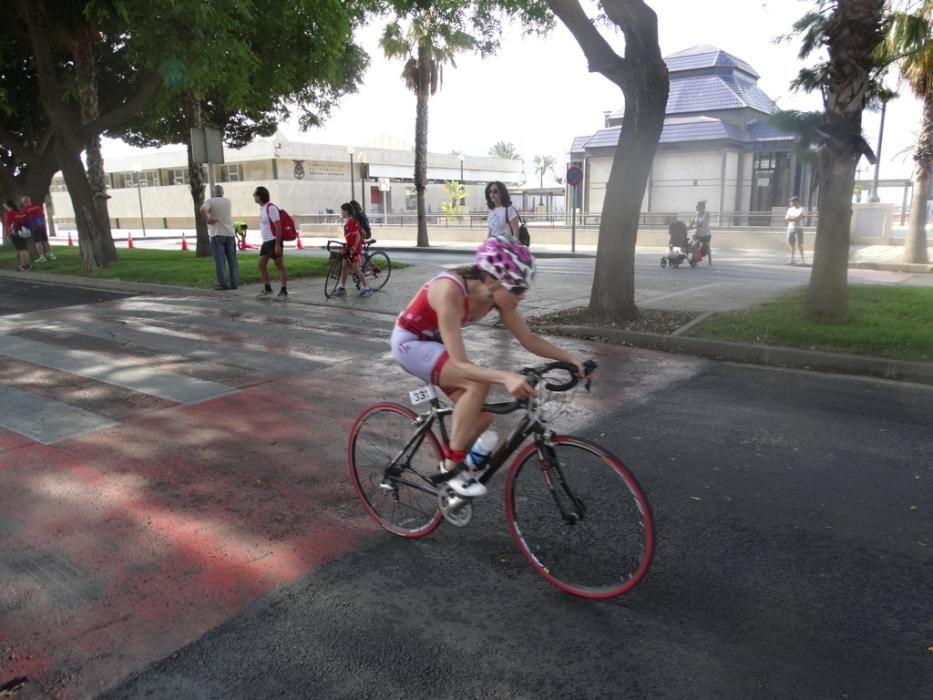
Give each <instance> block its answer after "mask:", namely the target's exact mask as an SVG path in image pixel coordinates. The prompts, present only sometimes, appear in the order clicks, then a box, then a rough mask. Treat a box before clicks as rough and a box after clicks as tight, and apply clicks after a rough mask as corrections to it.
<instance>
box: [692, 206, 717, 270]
mask: <svg viewBox="0 0 933 700" xmlns="http://www.w3.org/2000/svg"><path fill="white" fill-rule="evenodd" d="M696 209H697V213H696V216H694V217H693V218H692V219H690V225H689V226H687V230H688V231H689V230H692V231H693V238H694V239H696V240H697V241H699V244H700V246H701V250H700V259H701V260H702V256H704V255H705V256H707V258H706V263H707V264H708V265H712V264H713V251H712V249H711V248H710V241H711V240H712V239H713V232H712V231H711V230H710V227H709V212H708V211H706V200H705V199H701V200H700V201H699V202H697V207H696Z"/></svg>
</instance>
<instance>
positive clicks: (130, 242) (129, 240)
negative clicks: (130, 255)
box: [126, 231, 133, 248]
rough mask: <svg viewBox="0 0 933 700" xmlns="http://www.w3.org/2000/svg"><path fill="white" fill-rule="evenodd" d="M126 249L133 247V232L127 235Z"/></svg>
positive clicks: (128, 232)
mask: <svg viewBox="0 0 933 700" xmlns="http://www.w3.org/2000/svg"><path fill="white" fill-rule="evenodd" d="M126 247H127V248H132V247H133V232H132V231H127V233H126Z"/></svg>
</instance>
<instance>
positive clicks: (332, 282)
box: [324, 254, 343, 299]
mask: <svg viewBox="0 0 933 700" xmlns="http://www.w3.org/2000/svg"><path fill="white" fill-rule="evenodd" d="M342 262H343V256H341V255H333V254H331V259H330V267H329V268H328V269H327V277H325V278H324V296H325V297H327V298H328V299H330V298H331V297H332V296H334V294H335V293H336V291H337V287H339V286H340V266H341V263H342Z"/></svg>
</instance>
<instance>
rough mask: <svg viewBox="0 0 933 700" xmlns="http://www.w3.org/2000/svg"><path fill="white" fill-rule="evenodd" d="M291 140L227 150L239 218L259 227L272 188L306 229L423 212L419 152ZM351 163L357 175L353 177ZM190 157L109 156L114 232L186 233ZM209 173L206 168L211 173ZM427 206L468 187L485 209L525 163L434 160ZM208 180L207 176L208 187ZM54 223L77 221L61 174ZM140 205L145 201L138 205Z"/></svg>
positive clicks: (227, 188)
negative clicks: (359, 209)
mask: <svg viewBox="0 0 933 700" xmlns="http://www.w3.org/2000/svg"><path fill="white" fill-rule="evenodd" d="M350 150H351V149H348V147H347V146H334V145H324V144H313V143H305V142H299V141H289V140H288V139H286V138H284V137H283V136H282V135H281V134H276V135H275V136H274V137H272V138H270V139H257V140H256V141H254V142H253V143H251V144H249V145H248V146H246V147H245V148H242V149H239V150H226V151H225V155H224V161H225V163H224V164H223V165H214V166H213V168H214V179H215V181H216V182H217V183H220V184H222V185H223V187H224V194H225V195H226V196H227V197H229V198H230V199H231V200H232V202H233V216H234V218H235V219H238V220H242V221H245V222H246V223H247V224H248V225H249V226H250V227H251V228H252V227H255V226H258V216H259V214H258V207H257V206H256V204H255V203H254V201H253V196H252V195H253V191H254V190H255V189H256V187H257V186H259V185H263V186H265V187H266V188H268V190H269V193H270V195H271V197H272V201H274V202H275V203H276V204H279V205H281V206H282V208H284V209H286V210H287V211H288V212H289V214H291V215H292V217H293V218H294V219H295V222H296V223H298V224H301V223H316V222H319V221H322V220H327V219H330V220H333V217H334V215H335V213H336V214H339V211H340V205H341V204H342V203H344V202H347V201H349V200H350V199H351V198H355V199H357V200H358V201H359V202H361V203H362V204H364V206H365V207H366V210H367V212H369V214H370V216H371V217H372V218H373V219H374V220H376V221H378V220H380V218H381V217H384V216H388V215H413V214H415V213H416V202H415V187H414V182H413V176H414V163H415V155H414V151H412V150H398V149H387V148H356V149H352V151H353V152H352V158H351V153H350ZM351 160H352V171H351ZM187 163H188V159H187V154H186V152H185V150H184V149H179V150H177V151H164V152H159V153H140V154H138V155H134V156H130V157H125V158H111V159H108V160H107V161H106V162H105V166H106V168H107V179H108V194H109V195H110V196H111V199H110V200H109V201H108V209H109V212H110V217H111V225H112V226H113V227H114V228H135V227H138V226H139V222H140V210H142V212H143V213H142V216H143V218H144V220H145V224H146V227H147V228H155V229H158V228H173V229H174V228H186V227H191V226H193V224H194V211H193V208H192V207H193V205H192V199H191V193H190V189H189V187H188V184H189V182H190V175H189V172H188V165H187ZM205 173H206V166H205ZM427 177H428V186H427V190H426V192H425V205H426V207H427V208H428V211H429V212H431V213H440V212H441V204H442V203H443V202H445V201H447V200H448V198H449V196H448V195H447V193H446V192H445V190H444V183H445V182H448V181H456V182H460V181H461V180H462V182H463V183H464V186H465V188H466V201H465V202H464V204H465V205H466V207H467V208H468V209H469V210H474V209H482V210H485V209H486V201H485V198H484V194H483V192H484V190H485V186H486V183H488V182H490V181H492V180H500V181H502V182H505V183H506V184H507V185H515V184H517V183H521V182H522V181H523V180H524V178H525V175H524V172H523V169H522V162H521V161H518V160H506V159H502V158H492V157H487V156H471V155H464V156H460V155H457V154H440V153H429V154H428V167H427ZM206 182H207V178H206V175H205V183H206ZM52 199H53V204H54V206H55V218H56V221H58V222H61V223H65V224H68V223H73V222H74V211H73V209H72V205H71V199H70V198H69V196H68V193H67V191H66V190H65V183H64V180H63V178H62V175H61V174H60V173H59V174H57V175H56V176H55V177H54V178H53V180H52ZM140 200H141V201H140Z"/></svg>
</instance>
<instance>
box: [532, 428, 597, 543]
mask: <svg viewBox="0 0 933 700" xmlns="http://www.w3.org/2000/svg"><path fill="white" fill-rule="evenodd" d="M537 449H538V466H539V467H540V469H541V474H542V475H543V476H544V482H545V483H546V484H547V487H548V490H549V491H550V492H551V498H553V499H554V504H555V505H556V506H557V510H559V511H560V515H561V517H562V518H563V519H564V522H566V523H567V524H568V525H576V524H577V523H578V522H580V521H581V520H583V519H584V518H585V517H586V506H585V505H584V503H583V501H581V500H580V499H579V498H577V497H576V496H575V495H574V493H573V491H571V490H570V484H568V483H567V480H566V479H565V478H564V471H563V469H561V466H560V461H559V460H558V459H557V454H556V453H555V452H554V448H553V447H551V446H550V445H548V444H547V443H546V442H545V441H544V440H541V441H539V443H538V446H537ZM562 493H563V496H562V495H561V494H562ZM562 501H564V502H566V501H569V503H570V505H572V508H571V509H570V510H568V509H567V508H565V507H564V503H562Z"/></svg>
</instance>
